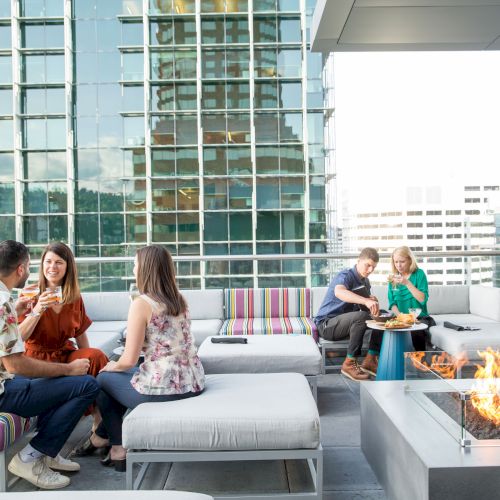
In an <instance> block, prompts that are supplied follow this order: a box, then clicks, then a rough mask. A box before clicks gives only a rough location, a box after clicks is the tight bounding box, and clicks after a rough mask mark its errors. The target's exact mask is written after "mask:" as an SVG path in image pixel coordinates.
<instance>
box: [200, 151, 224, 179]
mask: <svg viewBox="0 0 500 500" xmlns="http://www.w3.org/2000/svg"><path fill="white" fill-rule="evenodd" d="M203 170H204V173H205V175H226V174H227V170H226V148H225V147H219V148H203Z"/></svg>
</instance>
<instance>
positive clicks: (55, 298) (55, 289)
mask: <svg viewBox="0 0 500 500" xmlns="http://www.w3.org/2000/svg"><path fill="white" fill-rule="evenodd" d="M47 291H49V292H50V293H51V295H50V297H48V300H49V302H50V303H51V304H52V303H55V304H61V303H62V287H60V286H49V287H47Z"/></svg>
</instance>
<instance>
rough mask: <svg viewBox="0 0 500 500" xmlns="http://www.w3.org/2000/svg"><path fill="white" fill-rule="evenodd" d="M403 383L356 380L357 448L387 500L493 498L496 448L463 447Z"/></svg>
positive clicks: (499, 468)
mask: <svg viewBox="0 0 500 500" xmlns="http://www.w3.org/2000/svg"><path fill="white" fill-rule="evenodd" d="M404 384H405V382H404V381H394V382H362V383H361V390H360V394H361V448H362V450H363V453H364V454H365V456H366V459H367V460H368V462H369V464H370V465H371V467H372V469H373V471H374V473H375V474H376V476H377V479H378V480H379V482H380V484H381V485H382V486H383V488H384V489H385V492H386V494H387V497H388V498H389V499H391V500H402V499H404V500H414V499H415V500H447V499H450V500H451V499H453V500H461V499H463V500H470V499H471V498H497V497H498V492H499V491H500V448H499V447H490V448H463V447H461V446H460V444H459V443H458V442H457V441H456V440H454V439H453V437H452V436H451V435H450V434H448V432H446V431H445V430H444V429H443V428H442V427H441V425H439V423H437V422H436V421H435V420H434V419H433V418H432V417H431V416H430V415H429V414H428V413H426V412H425V410H423V409H422V407H421V406H420V405H419V404H418V403H416V401H415V400H414V399H413V398H411V397H410V396H409V395H407V394H405V391H404Z"/></svg>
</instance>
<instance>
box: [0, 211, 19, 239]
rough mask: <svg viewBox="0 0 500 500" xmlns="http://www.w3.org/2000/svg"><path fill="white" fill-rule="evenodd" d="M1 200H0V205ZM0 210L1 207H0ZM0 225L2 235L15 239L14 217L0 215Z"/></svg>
mask: <svg viewBox="0 0 500 500" xmlns="http://www.w3.org/2000/svg"><path fill="white" fill-rule="evenodd" d="M1 203H2V202H0V205H1ZM0 210H1V209H0ZM0 226H2V228H3V229H2V235H3V237H4V238H5V239H7V240H15V239H16V219H15V217H2V218H1V219H0Z"/></svg>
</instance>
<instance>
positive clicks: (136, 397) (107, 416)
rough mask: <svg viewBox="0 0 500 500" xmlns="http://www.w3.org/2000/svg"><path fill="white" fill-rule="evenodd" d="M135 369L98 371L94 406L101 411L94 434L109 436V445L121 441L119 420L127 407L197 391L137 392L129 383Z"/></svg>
mask: <svg viewBox="0 0 500 500" xmlns="http://www.w3.org/2000/svg"><path fill="white" fill-rule="evenodd" d="M137 370H138V368H137V367H134V368H131V369H130V370H127V371H126V372H102V373H100V374H99V375H98V376H97V381H98V382H99V385H100V386H101V391H100V392H99V395H98V396H97V407H98V408H99V411H100V412H101V416H102V422H101V423H100V424H99V427H98V428H97V430H96V434H97V435H98V436H99V437H102V438H104V439H108V438H109V442H110V444H112V445H121V444H122V421H123V416H124V415H125V413H126V411H127V410H128V409H133V408H135V407H136V406H139V405H140V404H142V403H163V402H165V401H176V400H178V399H186V398H190V397H193V396H197V395H198V394H201V392H187V393H185V394H168V395H159V394H154V395H149V394H141V393H140V392H137V391H136V390H135V389H134V388H133V387H132V385H130V379H131V378H132V376H133V375H134V373H135V372H136V371H137Z"/></svg>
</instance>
